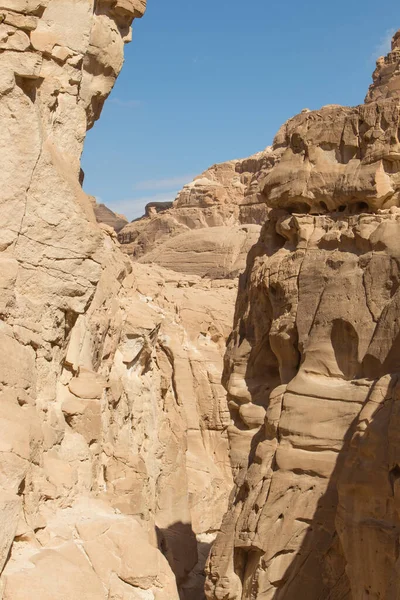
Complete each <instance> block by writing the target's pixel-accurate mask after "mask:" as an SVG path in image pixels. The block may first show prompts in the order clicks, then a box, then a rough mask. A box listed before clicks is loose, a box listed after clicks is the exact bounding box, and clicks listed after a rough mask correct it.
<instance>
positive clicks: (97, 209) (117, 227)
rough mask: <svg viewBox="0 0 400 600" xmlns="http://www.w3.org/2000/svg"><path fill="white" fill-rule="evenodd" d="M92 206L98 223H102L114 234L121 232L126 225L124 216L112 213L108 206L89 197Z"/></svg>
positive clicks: (126, 220)
mask: <svg viewBox="0 0 400 600" xmlns="http://www.w3.org/2000/svg"><path fill="white" fill-rule="evenodd" d="M90 199H91V201H92V205H93V210H94V215H95V217H96V221H97V222H98V223H104V225H108V226H109V227H111V228H112V229H114V231H115V232H116V233H118V232H119V231H121V229H123V228H124V227H125V225H127V224H128V219H127V218H126V217H125V216H124V215H119V214H117V213H115V212H113V211H112V210H111V209H110V208H108V206H106V205H105V204H102V203H100V204H99V203H98V202H96V198H94V197H93V196H91V197H90Z"/></svg>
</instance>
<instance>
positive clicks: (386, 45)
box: [372, 29, 396, 60]
mask: <svg viewBox="0 0 400 600" xmlns="http://www.w3.org/2000/svg"><path fill="white" fill-rule="evenodd" d="M395 33H396V29H388V30H387V31H386V32H385V33H384V35H383V36H382V37H381V39H380V41H379V42H378V44H377V45H376V46H375V48H374V53H373V57H372V58H373V59H374V60H376V59H377V58H379V57H380V56H385V55H386V54H387V53H388V52H390V50H391V47H392V46H391V44H392V37H393V36H394V34H395Z"/></svg>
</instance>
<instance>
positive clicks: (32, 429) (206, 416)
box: [0, 0, 400, 600]
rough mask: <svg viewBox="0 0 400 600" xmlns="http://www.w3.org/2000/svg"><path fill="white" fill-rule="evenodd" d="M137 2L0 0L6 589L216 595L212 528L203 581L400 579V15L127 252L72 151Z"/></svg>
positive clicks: (393, 585) (386, 595)
mask: <svg viewBox="0 0 400 600" xmlns="http://www.w3.org/2000/svg"><path fill="white" fill-rule="evenodd" d="M144 10H145V1H144V0H116V1H113V2H109V1H108V0H97V1H96V2H94V3H93V2H91V1H90V0H63V1H62V2H61V1H60V0H3V5H2V7H1V8H0V33H1V36H0V38H1V39H0V44H1V46H0V50H1V55H0V118H1V123H2V127H1V130H0V157H1V158H0V161H1V164H0V167H1V168H0V207H1V215H2V222H1V229H0V287H1V290H2V294H1V297H0V397H1V404H0V430H1V441H0V481H1V491H0V507H1V509H0V518H1V528H0V563H1V576H0V598H2V600H26V598H29V599H30V600H65V599H66V598H68V599H71V598H84V599H85V600H178V598H180V599H181V600H202V599H203V597H204V596H203V583H204V575H203V565H204V562H205V560H206V556H207V554H208V551H209V549H210V546H211V544H212V542H213V541H214V539H215V536H216V534H217V532H218V531H219V530H220V533H219V534H218V537H217V541H216V543H215V545H214V546H213V549H212V553H211V558H210V560H209V563H208V567H207V581H206V591H207V595H208V597H209V598H211V599H218V600H239V599H241V600H250V599H252V600H267V599H269V598H270V599H272V598H273V599H276V600H279V599H283V598H284V599H285V600H290V599H291V598H293V599H295V598H296V599H298V598H307V600H314V599H315V600H317V599H318V600H325V599H326V600H328V599H329V600H334V599H336V600H344V599H347V600H349V599H350V598H352V599H354V600H361V599H363V600H364V599H365V598H367V597H368V598H376V599H377V600H378V599H387V600H391V599H394V598H397V597H399V595H400V588H399V581H400V578H399V576H398V571H399V568H400V567H399V558H398V556H399V552H398V547H399V539H400V523H399V517H398V514H399V499H398V497H397V496H398V494H399V479H400V457H399V456H398V452H399V442H398V437H399V435H398V424H397V421H396V419H397V418H398V412H399V411H398V395H399V386H398V374H399V372H400V364H398V363H399V358H398V356H399V348H398V344H399V331H400V326H399V324H398V316H397V313H398V303H399V298H400V296H399V294H400V274H399V269H400V250H399V249H398V242H397V239H398V237H399V236H398V231H399V229H400V202H399V187H400V178H399V172H400V143H399V138H398V132H399V113H400V107H399V104H400V100H399V97H398V87H399V85H398V63H399V56H398V40H399V35H398V34H397V35H396V36H395V38H394V41H393V49H392V52H391V53H390V54H389V56H388V57H387V58H386V59H380V60H379V61H378V65H377V71H376V72H375V74H374V83H373V85H372V86H371V88H370V91H369V93H368V96H367V100H366V104H365V105H362V106H359V107H356V108H342V107H338V106H328V107H324V108H322V109H321V110H320V111H314V112H310V111H303V112H302V113H301V114H300V115H299V116H297V117H295V118H294V119H291V120H290V121H289V122H288V123H286V124H285V125H284V126H283V128H282V129H281V130H280V132H279V133H278V135H277V137H276V139H275V141H274V144H273V146H272V147H271V148H267V149H266V150H265V151H264V152H262V153H259V154H257V155H254V156H253V157H250V158H248V159H245V160H241V161H231V162H229V163H223V164H222V165H215V166H213V167H212V168H211V169H209V170H208V171H206V172H205V173H204V174H203V175H201V176H200V177H199V178H196V179H195V180H194V182H192V183H191V184H189V185H188V186H185V188H184V189H183V191H182V192H181V193H180V194H179V196H178V198H177V199H176V201H175V202H174V204H173V206H172V207H162V210H160V211H159V210H157V208H159V207H157V206H149V207H148V210H147V211H146V216H145V218H143V219H141V220H138V221H136V222H134V223H131V224H129V225H127V226H126V227H124V228H123V230H122V231H121V232H120V234H119V239H120V242H122V244H123V247H124V249H125V250H126V251H127V254H128V255H130V256H131V257H133V258H134V259H135V261H136V262H132V260H131V258H130V257H129V256H127V254H125V253H123V252H122V251H121V248H120V244H119V242H118V240H117V234H116V232H115V230H114V228H118V227H119V225H118V223H117V220H115V219H114V217H113V215H112V214H110V213H108V212H107V211H106V210H105V209H101V208H100V209H99V207H96V206H93V204H92V201H91V199H90V198H89V197H88V196H86V194H84V193H83V191H82V188H81V181H82V176H81V175H82V174H81V170H80V156H81V152H82V147H83V142H84V138H85V134H86V131H87V129H89V128H90V127H91V126H92V125H93V123H94V121H95V120H96V119H97V118H98V117H99V115H100V112H101V109H102V106H103V103H104V101H105V99H106V97H107V95H108V94H109V92H110V91H111V89H112V86H113V84H114V82H115V79H116V77H117V75H118V73H119V71H120V69H121V67H122V63H123V46H124V43H125V42H128V41H130V38H131V28H130V26H131V22H132V20H133V19H134V18H137V17H141V16H142V15H143V13H144ZM96 212H97V220H99V221H103V222H102V223H101V224H100V225H98V223H97V222H96V215H95V213H96ZM264 220H266V222H265V224H264V226H263V227H262V229H261V228H260V223H261V222H263V221H264ZM104 221H106V222H105V223H104ZM257 239H258V241H257V243H255V242H256V240H257ZM253 244H254V245H253ZM250 248H251V249H250ZM248 250H250V252H249V255H248V257H247V268H246V272H245V273H244V274H243V275H241V277H240V287H239V295H238V298H237V302H236V313H235V319H234V330H233V332H232V333H231V335H230V337H229V344H228V351H227V354H226V359H225V365H224V367H223V355H224V353H225V341H226V338H227V337H228V335H229V333H230V331H231V323H232V321H233V312H234V304H235V298H236V280H235V277H236V276H237V275H238V274H240V273H241V271H242V270H243V268H244V266H245V262H246V254H247V252H248ZM223 369H224V383H225V386H226V390H227V392H226V391H225V390H224V388H223V387H222V385H221V381H220V379H221V372H222V370H223ZM227 394H228V395H227ZM228 407H229V411H230V412H229V411H228ZM232 472H233V474H234V475H235V483H234V484H233V481H232ZM232 487H233V492H232V494H231V496H230V501H229V507H228V496H229V493H230V491H231V489H232ZM225 512H226V514H225V516H224V513H225ZM222 520H223V522H222V526H221V521H222ZM363 549H364V551H363Z"/></svg>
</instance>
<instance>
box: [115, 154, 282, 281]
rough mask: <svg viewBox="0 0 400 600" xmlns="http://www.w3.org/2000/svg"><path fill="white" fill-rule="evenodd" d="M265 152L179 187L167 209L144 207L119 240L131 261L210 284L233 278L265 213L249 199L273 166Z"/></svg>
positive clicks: (221, 166) (224, 165)
mask: <svg viewBox="0 0 400 600" xmlns="http://www.w3.org/2000/svg"><path fill="white" fill-rule="evenodd" d="M274 161H275V156H274V154H273V153H272V152H271V150H270V149H269V148H267V149H266V150H265V151H263V152H259V153H258V154H255V155H254V156H251V157H249V158H247V159H243V160H232V161H229V162H226V163H221V164H217V165H213V166H212V167H210V168H209V169H208V170H207V171H205V172H204V173H202V174H201V175H199V176H198V177H196V178H195V179H194V180H193V181H192V182H191V183H189V184H187V185H185V186H184V188H183V189H182V191H181V192H180V193H179V194H178V196H177V198H176V200H175V201H174V203H173V205H172V206H171V207H170V208H166V207H161V208H162V210H157V208H156V207H150V206H149V207H148V208H147V207H146V215H145V217H143V218H141V219H137V220H135V221H133V222H132V223H129V224H128V225H126V227H124V228H123V229H122V231H120V233H119V235H118V239H119V241H120V243H121V244H122V248H123V249H124V251H125V252H126V253H127V254H128V255H129V256H131V257H132V258H133V259H134V260H135V261H139V262H141V263H147V264H151V263H156V264H158V265H160V266H164V267H166V268H168V269H174V270H176V271H178V272H181V273H186V274H191V273H196V274H198V275H199V276H201V277H208V278H211V279H217V278H227V277H229V278H235V277H237V276H238V275H239V274H240V273H241V272H242V271H243V270H244V268H245V264H246V257H247V254H248V252H249V250H250V248H251V247H252V246H253V245H254V244H255V242H256V241H257V239H258V237H259V234H260V229H261V227H260V223H262V222H263V221H264V220H265V218H266V214H267V213H266V208H265V205H264V204H262V203H259V202H257V199H255V198H254V194H255V190H256V188H257V183H258V180H259V179H260V178H261V177H262V174H263V173H264V171H265V170H267V169H268V168H270V166H271V165H272V164H273V163H274Z"/></svg>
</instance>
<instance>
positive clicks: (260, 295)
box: [206, 34, 400, 600]
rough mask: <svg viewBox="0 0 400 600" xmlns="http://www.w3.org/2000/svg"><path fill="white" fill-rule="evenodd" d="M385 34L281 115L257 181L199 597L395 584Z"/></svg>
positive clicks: (392, 265)
mask: <svg viewBox="0 0 400 600" xmlns="http://www.w3.org/2000/svg"><path fill="white" fill-rule="evenodd" d="M398 39H399V36H398V34H396V36H395V37H394V40H393V50H392V53H390V54H389V56H388V57H387V58H386V59H385V60H384V61H383V60H382V61H380V63H379V64H381V69H382V72H381V75H382V80H381V83H382V87H381V88H379V86H378V80H377V75H376V73H375V75H374V80H375V83H374V85H373V86H372V88H371V89H370V92H369V95H368V97H367V100H368V102H367V104H365V105H362V106H359V107H356V108H354V109H352V108H342V107H338V106H328V107H324V108H322V109H321V110H319V111H313V112H310V111H303V112H302V113H301V114H300V115H298V116H297V117H294V118H293V119H291V120H290V121H288V123H286V124H285V125H284V126H283V127H282V128H281V130H280V131H279V133H278V135H277V137H276V139H275V141H274V144H273V147H272V148H273V152H275V153H276V155H277V159H276V162H275V164H274V165H273V166H272V168H271V169H270V170H269V172H268V173H266V174H265V176H264V177H263V179H262V181H261V182H260V188H259V194H258V196H257V197H258V199H259V201H260V202H261V203H265V204H266V205H267V206H268V207H269V209H270V210H269V216H268V221H267V222H266V223H265V225H264V226H263V229H262V233H261V236H260V239H259V241H258V243H257V244H256V246H255V247H254V248H253V249H252V250H251V252H250V255H249V259H248V266H247V269H246V272H245V274H244V275H243V276H242V278H241V282H240V288H239V295H238V300H237V305H236V315H235V325H234V330H233V333H232V335H231V338H230V342H229V345H228V350H227V355H226V360H225V371H224V382H225V386H226V389H227V390H228V400H229V407H230V411H231V415H232V417H233V421H234V423H233V425H231V426H230V427H229V429H228V435H229V439H230V444H231V458H232V462H233V467H234V468H235V472H236V477H235V491H234V493H233V495H232V497H231V501H230V508H229V511H228V513H227V514H226V516H225V518H224V522H223V525H222V528H221V533H220V534H219V535H218V537H217V540H216V543H215V545H214V546H213V549H212V551H211V556H210V559H209V563H208V567H207V571H208V575H207V582H206V592H207V597H208V598H210V599H213V600H227V599H229V600H239V599H240V600H255V599H257V600H261V599H263V600H268V599H270V600H272V599H274V600H291V599H293V600H295V599H296V600H298V599H299V598H304V599H306V598H307V600H328V599H329V600H333V599H337V600H342V599H346V600H349V599H354V600H361V599H363V600H365V599H366V598H382V599H387V600H389V599H391V598H396V597H397V596H398V594H399V593H400V588H399V577H398V568H399V567H398V553H397V550H396V548H397V544H398V542H399V539H400V523H399V518H398V511H399V506H400V505H399V499H398V479H399V467H398V464H399V462H398V461H399V457H398V448H399V443H398V442H399V435H400V434H399V429H398V423H397V413H398V408H397V403H398V396H399V388H398V377H399V372H400V362H399V358H398V357H399V348H398V344H399V325H398V316H397V313H398V308H397V304H398V302H399V289H400V276H399V264H400V255H399V250H400V247H399V245H398V242H397V240H398V238H399V232H400V220H399V219H400V208H399V173H400V171H399V162H398V156H399V154H398V152H399V138H398V131H399V98H398V95H397V93H392V92H393V90H395V89H397V87H396V86H397V84H396V77H397V75H396V73H397V71H396V68H397V67H395V62H396V61H395V58H396V56H397V54H396V53H397V45H398ZM384 65H386V66H384ZM388 65H393V68H391V70H390V69H389V66H388ZM378 70H379V66H378ZM386 76H387V78H388V79H385V77H386ZM388 90H391V92H390V93H389V92H388Z"/></svg>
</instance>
